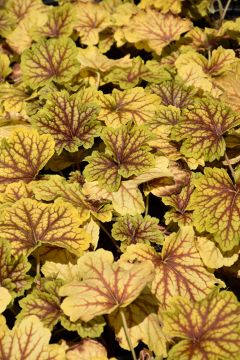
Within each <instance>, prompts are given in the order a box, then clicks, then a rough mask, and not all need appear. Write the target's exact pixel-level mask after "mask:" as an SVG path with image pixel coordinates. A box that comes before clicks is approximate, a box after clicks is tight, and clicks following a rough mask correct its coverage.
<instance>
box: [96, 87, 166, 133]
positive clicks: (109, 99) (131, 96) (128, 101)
mask: <svg viewBox="0 0 240 360" xmlns="http://www.w3.org/2000/svg"><path fill="white" fill-rule="evenodd" d="M98 102H99V104H100V107H101V110H100V113H99V117H98V118H99V119H100V120H102V121H104V122H105V123H106V125H107V126H112V127H118V126H121V125H125V124H126V123H127V122H128V121H130V120H133V121H134V122H135V124H136V125H144V124H145V125H146V124H148V123H149V121H150V120H151V119H152V117H153V116H154V114H155V111H156V110H157V106H158V105H159V103H160V99H159V97H158V96H157V95H155V94H148V93H146V91H144V89H143V88H141V87H135V88H134V89H129V90H125V91H119V90H117V89H113V92H112V94H111V95H109V94H102V93H100V95H99V98H98Z"/></svg>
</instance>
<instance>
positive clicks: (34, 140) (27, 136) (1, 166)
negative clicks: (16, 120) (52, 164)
mask: <svg viewBox="0 0 240 360" xmlns="http://www.w3.org/2000/svg"><path fill="white" fill-rule="evenodd" d="M54 147H55V143H54V140H53V138H52V137H51V135H39V134H38V132H37V131H36V130H34V129H25V128H19V129H18V130H16V131H14V132H13V133H12V134H11V135H10V136H9V137H8V138H7V139H2V141H1V143H0V149H1V152H0V186H1V187H5V186H6V185H7V184H9V183H12V182H15V181H19V180H23V181H24V182H29V181H31V180H33V179H35V178H36V176H37V174H38V173H39V171H40V170H41V169H42V168H43V167H44V166H45V164H46V163H47V161H48V160H49V159H50V158H51V157H52V155H53V154H54Z"/></svg>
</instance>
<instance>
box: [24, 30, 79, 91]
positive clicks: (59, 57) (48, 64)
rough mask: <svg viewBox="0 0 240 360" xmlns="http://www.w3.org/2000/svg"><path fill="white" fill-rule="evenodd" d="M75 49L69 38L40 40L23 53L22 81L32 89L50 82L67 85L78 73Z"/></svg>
mask: <svg viewBox="0 0 240 360" xmlns="http://www.w3.org/2000/svg"><path fill="white" fill-rule="evenodd" d="M76 58H77V47H76V45H75V43H74V42H73V41H72V40H71V39H70V38H64V37H63V38H60V39H49V40H41V41H39V42H38V43H36V44H34V45H33V46H32V48H31V49H27V50H25V51H24V52H23V54H22V58H21V69H22V72H23V79H24V81H25V83H26V84H27V85H29V86H30V87H31V88H32V89H37V88H38V87H42V86H44V85H48V84H49V83H50V82H51V81H54V82H56V83H59V84H64V83H65V84H66V83H68V82H69V81H70V80H71V79H72V77H73V76H74V75H76V74H77V73H78V71H79V63H78V61H77V59H76Z"/></svg>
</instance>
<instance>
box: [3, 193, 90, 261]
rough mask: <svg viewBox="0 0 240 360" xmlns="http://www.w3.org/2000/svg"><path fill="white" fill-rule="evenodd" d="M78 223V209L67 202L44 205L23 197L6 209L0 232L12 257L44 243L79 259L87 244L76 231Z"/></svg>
mask: <svg viewBox="0 0 240 360" xmlns="http://www.w3.org/2000/svg"><path fill="white" fill-rule="evenodd" d="M80 223H81V220H79V219H78V212H77V210H76V209H73V208H72V207H70V206H69V205H68V204H66V203H61V202H58V203H56V204H44V203H40V202H38V201H36V200H33V199H24V198H23V199H20V200H18V201H17V202H16V203H15V204H14V205H12V206H11V207H9V208H7V209H5V213H4V216H3V217H2V219H1V221H0V229H1V234H2V236H3V237H4V238H5V239H6V240H8V241H10V242H11V246H12V251H13V253H14V254H15V255H17V254H18V253H19V251H21V252H22V253H24V254H29V253H31V252H32V251H33V250H34V249H35V248H36V247H37V246H39V245H40V244H41V243H46V244H48V245H51V246H59V247H63V248H65V249H67V250H68V251H70V252H72V253H74V254H76V255H79V256H80V255H82V253H83V251H84V250H86V249H87V248H88V246H89V243H90V237H89V235H88V234H87V233H86V232H85V231H84V230H83V229H81V228H79V225H80Z"/></svg>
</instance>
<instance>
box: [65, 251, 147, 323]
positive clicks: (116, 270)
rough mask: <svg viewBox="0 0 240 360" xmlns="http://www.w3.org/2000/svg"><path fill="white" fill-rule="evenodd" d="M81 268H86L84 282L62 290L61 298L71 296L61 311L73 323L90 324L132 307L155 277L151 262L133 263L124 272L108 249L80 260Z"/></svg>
mask: <svg viewBox="0 0 240 360" xmlns="http://www.w3.org/2000/svg"><path fill="white" fill-rule="evenodd" d="M78 266H79V267H81V268H82V272H83V274H84V276H83V281H81V282H78V281H74V282H72V283H69V284H66V285H64V286H63V287H62V288H60V295H61V296H67V298H66V299H65V300H64V301H63V303H62V305H61V308H62V309H63V311H64V313H65V314H66V315H68V316H70V320H71V321H76V320H78V319H80V320H83V321H89V320H91V319H93V318H94V317H95V316H98V315H102V314H109V313H111V312H113V311H114V310H116V309H117V308H119V307H126V306H128V305H129V304H130V303H131V302H133V301H134V300H135V299H136V298H137V297H138V296H139V294H140V293H141V291H142V290H143V288H144V287H145V286H146V284H147V283H148V282H149V281H151V280H152V277H153V266H152V264H151V263H150V262H145V264H132V266H131V267H130V269H128V270H123V269H121V267H120V266H119V265H118V264H117V263H113V255H112V253H110V252H108V251H106V250H97V251H96V252H95V253H88V254H85V255H84V256H82V258H80V259H79V260H78Z"/></svg>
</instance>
